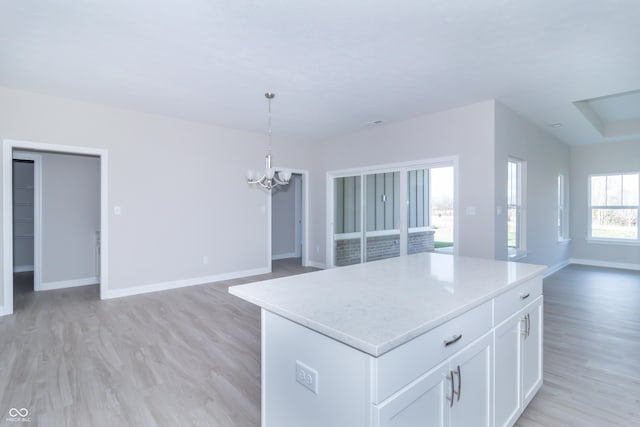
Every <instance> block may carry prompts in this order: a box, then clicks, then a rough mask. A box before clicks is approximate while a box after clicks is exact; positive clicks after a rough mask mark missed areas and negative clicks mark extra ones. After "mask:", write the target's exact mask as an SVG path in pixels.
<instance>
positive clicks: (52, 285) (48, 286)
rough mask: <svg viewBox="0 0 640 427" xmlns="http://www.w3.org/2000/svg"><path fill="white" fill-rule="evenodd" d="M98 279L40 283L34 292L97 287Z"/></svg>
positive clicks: (89, 278) (86, 278) (87, 278)
mask: <svg viewBox="0 0 640 427" xmlns="http://www.w3.org/2000/svg"><path fill="white" fill-rule="evenodd" d="M98 283H100V279H99V278H98V277H85V278H83V279H72V280H61V281H59V282H42V283H41V284H40V286H39V287H38V289H36V291H51V290H54V289H65V288H75V287H77V286H87V285H97V284H98Z"/></svg>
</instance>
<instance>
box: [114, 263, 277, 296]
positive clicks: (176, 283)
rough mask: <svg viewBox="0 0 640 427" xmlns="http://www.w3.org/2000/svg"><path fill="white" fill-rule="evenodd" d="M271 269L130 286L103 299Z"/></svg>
mask: <svg viewBox="0 0 640 427" xmlns="http://www.w3.org/2000/svg"><path fill="white" fill-rule="evenodd" d="M270 272H271V268H257V269H254V270H244V271H236V272H232V273H223V274H216V275H213V276H201V277H192V278H190V279H181V280H172V281H169V282H161V283H153V284H149V285H141V286H132V287H128V288H121V289H110V290H109V291H108V292H107V295H106V296H103V299H110V298H121V297H128V296H131V295H140V294H147V293H150V292H158V291H166V290H169V289H178V288H184V287H187V286H195V285H204V284H207V283H213V282H220V281H222V280H231V279H237V278H239V277H248V276H256V275H259V274H267V273H270Z"/></svg>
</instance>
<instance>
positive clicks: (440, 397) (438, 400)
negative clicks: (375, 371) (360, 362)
mask: <svg viewBox="0 0 640 427" xmlns="http://www.w3.org/2000/svg"><path fill="white" fill-rule="evenodd" d="M448 375H449V365H448V364H447V363H443V364H442V365H440V366H438V367H436V368H435V369H433V370H431V371H430V372H428V373H427V374H425V375H423V376H422V377H420V378H419V379H418V380H416V381H414V382H413V383H411V384H409V385H408V386H407V387H405V388H404V389H403V390H401V391H399V392H398V393H396V395H395V396H392V397H391V398H389V399H387V400H386V401H385V402H384V403H382V404H381V405H379V406H374V423H373V425H374V426H379V427H426V426H429V427H431V426H433V427H445V426H448V424H449V419H448V418H449V402H448V401H447V400H446V397H445V396H450V395H451V394H450V393H451V391H450V390H451V382H450V381H449V380H448Z"/></svg>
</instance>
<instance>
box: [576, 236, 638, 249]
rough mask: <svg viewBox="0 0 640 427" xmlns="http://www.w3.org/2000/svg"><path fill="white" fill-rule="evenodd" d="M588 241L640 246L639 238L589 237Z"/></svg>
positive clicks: (601, 243) (599, 243)
mask: <svg viewBox="0 0 640 427" xmlns="http://www.w3.org/2000/svg"><path fill="white" fill-rule="evenodd" d="M639 234H640V233H639ZM587 243H595V244H596V245H623V246H640V240H638V239H611V238H603V237H587Z"/></svg>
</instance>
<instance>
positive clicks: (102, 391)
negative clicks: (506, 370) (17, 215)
mask: <svg viewBox="0 0 640 427" xmlns="http://www.w3.org/2000/svg"><path fill="white" fill-rule="evenodd" d="M309 270H313V269H303V268H301V267H299V260H283V261H278V262H275V263H274V271H273V273H272V274H270V275H263V276H255V277H251V278H245V279H237V280H233V281H226V282H221V283H215V284H208V285H201V286H194V287H189V288H183V289H177V290H171V291H165V292H158V293H153V294H146V295H140V296H133V297H128V298H121V299H115V300H106V301H100V300H99V298H98V289H97V286H88V287H82V288H73V289H66V290H58V291H48V292H40V293H33V292H30V291H28V290H27V289H20V288H17V289H16V295H15V302H14V305H15V314H14V315H13V316H8V317H3V318H0V425H2V426H4V425H7V426H9V425H11V426H15V425H20V424H16V423H10V422H7V421H6V417H7V416H8V411H9V409H10V408H12V407H15V408H23V407H24V408H27V409H28V410H29V411H30V414H29V416H30V417H31V420H32V422H31V424H22V425H34V426H35V425H37V426H83V427H85V426H98V427H101V426H108V427H112V426H136V427H138V426H191V425H193V426H224V427H228V426H229V427H233V426H239V427H258V426H259V425H260V312H259V309H258V308H257V307H255V306H252V305H251V304H248V303H245V302H244V301H242V300H240V299H238V298H236V297H233V296H232V295H230V294H228V293H227V288H228V287H229V286H231V285H236V284H240V283H248V282H251V281H255V280H263V279H266V278H271V277H280V276H284V275H289V274H297V273H301V272H305V271H309ZM19 281H20V280H19V278H17V279H16V282H17V283H18V282H19ZM18 286H20V285H19V284H18ZM544 294H545V330H544V333H545V351H544V356H545V374H544V375H545V377H544V380H545V383H544V386H543V387H542V389H541V390H540V392H539V393H538V395H537V396H536V398H535V399H534V401H533V402H532V403H531V405H530V406H529V408H528V409H527V410H526V411H525V413H524V414H523V416H522V417H521V418H520V420H519V421H518V424H517V425H518V426H520V427H530V426H545V427H555V426H558V427H559V426H581V427H582V426H598V427H601V426H625V427H626V426H640V272H628V271H622V270H610V269H597V268H590V267H583V266H570V267H567V268H565V269H563V270H561V271H560V272H558V273H556V274H554V275H552V276H550V277H549V278H547V279H545V282H544ZM301 427H304V426H301ZM354 427H356V426H354ZM470 427H473V426H470Z"/></svg>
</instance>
